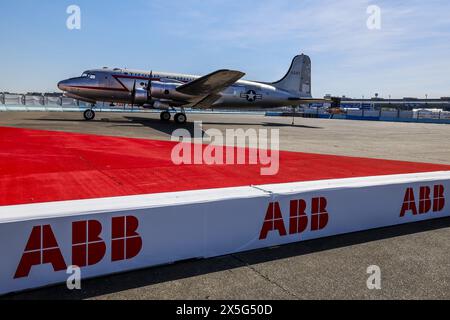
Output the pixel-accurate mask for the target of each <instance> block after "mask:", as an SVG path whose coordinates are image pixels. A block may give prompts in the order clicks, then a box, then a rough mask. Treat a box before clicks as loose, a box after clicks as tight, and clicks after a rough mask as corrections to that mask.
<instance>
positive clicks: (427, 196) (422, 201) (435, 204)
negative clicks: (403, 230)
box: [400, 185, 445, 217]
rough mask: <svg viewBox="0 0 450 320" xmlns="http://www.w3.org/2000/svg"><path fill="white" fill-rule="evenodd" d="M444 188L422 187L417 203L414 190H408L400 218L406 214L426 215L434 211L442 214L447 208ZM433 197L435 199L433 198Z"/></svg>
mask: <svg viewBox="0 0 450 320" xmlns="http://www.w3.org/2000/svg"><path fill="white" fill-rule="evenodd" d="M444 191H445V189H444V186H443V185H435V186H434V187H433V188H430V187H426V186H425V187H420V190H419V198H418V202H417V200H416V199H417V198H416V194H414V189H413V188H408V189H407V190H406V193H405V198H404V200H403V205H402V209H401V211H400V217H404V216H405V215H406V213H412V214H413V215H417V214H425V213H428V212H430V211H431V210H433V212H440V211H442V210H444V207H445V196H444ZM431 196H433V198H431Z"/></svg>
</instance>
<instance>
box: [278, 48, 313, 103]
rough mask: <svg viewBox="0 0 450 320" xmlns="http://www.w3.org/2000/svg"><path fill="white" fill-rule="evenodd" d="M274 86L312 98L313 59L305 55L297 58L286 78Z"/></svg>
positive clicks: (293, 61)
mask: <svg viewBox="0 0 450 320" xmlns="http://www.w3.org/2000/svg"><path fill="white" fill-rule="evenodd" d="M272 84H273V85H274V86H275V87H277V88H280V89H283V90H287V91H290V92H293V93H297V94H301V95H302V96H307V97H311V59H310V58H309V57H308V56H307V55H304V54H302V55H299V56H296V57H295V58H294V59H293V60H292V64H291V67H290V68H289V71H288V73H287V74H286V75H285V76H284V78H283V79H281V80H279V81H277V82H274V83H272Z"/></svg>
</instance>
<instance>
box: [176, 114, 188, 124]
mask: <svg viewBox="0 0 450 320" xmlns="http://www.w3.org/2000/svg"><path fill="white" fill-rule="evenodd" d="M186 121H187V117H186V115H185V114H184V113H177V114H176V115H175V122H176V123H178V124H185V123H186Z"/></svg>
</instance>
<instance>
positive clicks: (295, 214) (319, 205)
mask: <svg viewBox="0 0 450 320" xmlns="http://www.w3.org/2000/svg"><path fill="white" fill-rule="evenodd" d="M306 209H307V204H306V201H305V200H302V199H300V200H292V201H291V202H290V210H289V211H290V215H289V234H290V235H293V234H300V233H303V232H305V231H306V229H307V228H308V225H309V224H310V230H311V231H318V230H322V229H324V228H325V227H326V226H327V224H328V212H327V199H325V198H313V199H312V200H311V217H310V218H309V217H308V215H307V214H306V211H307V210H306ZM275 230H276V231H278V233H279V235H280V236H282V237H283V236H286V235H287V230H286V227H285V224H284V220H283V214H282V213H281V209H280V204H279V203H278V202H271V203H270V204H269V207H268V208H267V213H266V217H265V219H264V224H263V226H262V229H261V233H260V235H259V239H260V240H264V239H266V238H267V235H268V234H269V232H271V231H275Z"/></svg>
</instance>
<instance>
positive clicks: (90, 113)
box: [83, 109, 95, 121]
mask: <svg viewBox="0 0 450 320" xmlns="http://www.w3.org/2000/svg"><path fill="white" fill-rule="evenodd" d="M83 116H84V119H85V120H86V121H91V120H94V118H95V111H94V110H92V109H87V110H86V111H85V112H84V114H83Z"/></svg>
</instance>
